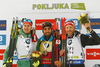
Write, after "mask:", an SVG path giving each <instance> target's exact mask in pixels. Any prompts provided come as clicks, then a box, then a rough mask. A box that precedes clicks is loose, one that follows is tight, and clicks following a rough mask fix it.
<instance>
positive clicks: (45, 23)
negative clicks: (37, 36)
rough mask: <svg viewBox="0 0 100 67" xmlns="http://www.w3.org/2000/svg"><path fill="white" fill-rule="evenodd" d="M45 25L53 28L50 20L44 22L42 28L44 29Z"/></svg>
mask: <svg viewBox="0 0 100 67" xmlns="http://www.w3.org/2000/svg"><path fill="white" fill-rule="evenodd" d="M44 27H50V28H51V29H52V24H51V23H50V22H44V23H43V24H42V29H44Z"/></svg>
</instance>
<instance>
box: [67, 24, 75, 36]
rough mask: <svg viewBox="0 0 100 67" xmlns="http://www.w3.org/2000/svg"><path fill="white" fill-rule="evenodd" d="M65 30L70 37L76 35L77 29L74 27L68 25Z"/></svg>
mask: <svg viewBox="0 0 100 67" xmlns="http://www.w3.org/2000/svg"><path fill="white" fill-rule="evenodd" d="M65 29H66V34H68V35H69V36H71V35H72V34H74V33H75V28H74V27H73V26H72V25H67V26H66V27H65Z"/></svg>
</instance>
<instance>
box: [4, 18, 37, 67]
mask: <svg viewBox="0 0 100 67" xmlns="http://www.w3.org/2000/svg"><path fill="white" fill-rule="evenodd" d="M31 30H32V21H31V20H30V19H24V20H23V28H22V29H21V30H20V31H19V35H17V36H16V46H15V49H16V51H17V57H18V61H17V67H33V66H32V63H33V61H32V58H31V57H30V56H31V54H32V51H36V50H38V51H39V42H38V38H37V37H36V38H37V41H33V40H32V37H33V35H32V34H31ZM8 50H9V46H8V47H7V48H6V51H5V53H4V56H3V66H6V61H7V56H8Z"/></svg>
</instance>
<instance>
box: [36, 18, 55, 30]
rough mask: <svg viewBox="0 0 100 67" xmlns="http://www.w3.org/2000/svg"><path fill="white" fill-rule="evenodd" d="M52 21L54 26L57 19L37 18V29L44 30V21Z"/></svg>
mask: <svg viewBox="0 0 100 67" xmlns="http://www.w3.org/2000/svg"><path fill="white" fill-rule="evenodd" d="M44 22H51V23H52V26H53V25H54V22H55V19H37V20H35V27H36V30H42V23H44Z"/></svg>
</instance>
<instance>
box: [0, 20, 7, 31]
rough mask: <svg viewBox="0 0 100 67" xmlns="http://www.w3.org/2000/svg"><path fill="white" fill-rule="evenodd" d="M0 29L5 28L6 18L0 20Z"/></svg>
mask: <svg viewBox="0 0 100 67" xmlns="http://www.w3.org/2000/svg"><path fill="white" fill-rule="evenodd" d="M0 30H6V20H0Z"/></svg>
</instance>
